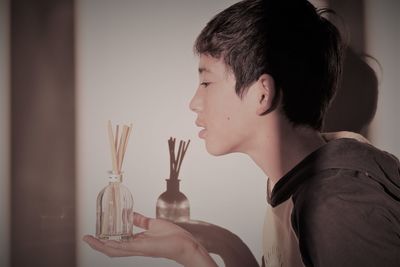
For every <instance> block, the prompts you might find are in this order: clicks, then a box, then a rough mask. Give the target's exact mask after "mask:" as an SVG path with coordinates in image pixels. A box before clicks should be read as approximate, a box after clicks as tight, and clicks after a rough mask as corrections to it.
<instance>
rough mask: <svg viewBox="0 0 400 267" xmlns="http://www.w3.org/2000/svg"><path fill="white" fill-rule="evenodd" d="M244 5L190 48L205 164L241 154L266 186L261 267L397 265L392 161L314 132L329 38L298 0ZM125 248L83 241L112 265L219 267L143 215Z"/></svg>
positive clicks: (320, 114) (399, 219) (333, 79)
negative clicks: (131, 261)
mask: <svg viewBox="0 0 400 267" xmlns="http://www.w3.org/2000/svg"><path fill="white" fill-rule="evenodd" d="M283 2H285V1H273V0H264V1H262V0H246V1H242V2H239V3H237V4H235V5H233V6H231V7H229V8H228V9H226V10H224V11H222V12H221V13H219V14H218V15H217V16H216V17H214V18H213V19H212V20H211V21H210V22H209V23H208V24H207V26H206V27H205V28H204V29H203V31H202V32H201V33H200V35H199V37H198V38H197V40H196V43H195V51H196V53H198V54H199V57H200V61H199V77H200V85H199V87H198V89H197V91H196V94H195V95H194V97H193V99H192V101H191V103H190V108H191V109H192V110H193V111H194V112H196V113H197V115H198V118H197V120H196V125H197V126H199V127H202V128H203V129H202V130H201V131H200V133H199V137H200V138H202V139H204V140H205V145H206V148H207V151H208V152H209V153H211V154H213V155H224V154H228V153H233V152H240V153H245V154H247V155H249V156H250V157H251V158H252V159H253V160H254V162H255V163H256V164H257V165H258V166H259V167H260V168H261V169H262V170H263V171H264V172H265V174H266V176H267V177H268V181H267V188H268V189H267V193H268V202H269V204H270V209H269V210H268V214H267V216H266V218H267V222H266V227H265V229H264V260H263V263H265V265H266V266H304V265H305V266H397V265H398V264H399V262H400V253H398V251H397V250H398V249H399V248H400V169H399V165H400V164H399V161H398V160H397V159H396V158H394V157H393V156H391V155H390V154H388V153H386V152H382V151H380V150H378V149H376V148H374V147H373V146H371V145H369V144H365V143H361V142H359V141H356V140H354V139H349V138H342V139H337V140H333V141H330V142H328V143H327V142H326V141H325V139H324V138H323V136H322V135H321V133H320V131H321V129H322V124H323V118H324V115H325V112H326V109H327V107H328V105H329V103H330V101H331V100H332V98H333V96H334V93H335V89H336V85H337V81H338V79H339V76H340V73H341V61H342V60H341V49H342V47H341V43H340V36H339V33H338V31H337V29H336V28H335V27H334V26H333V25H332V24H331V23H330V22H329V21H328V20H326V19H325V18H323V17H322V16H321V15H320V14H319V13H318V12H317V11H316V10H315V8H314V7H313V6H312V5H311V4H310V3H308V2H307V1H305V0H298V1H290V3H283ZM134 222H135V224H136V225H138V226H141V227H143V228H145V229H147V231H145V232H143V233H140V234H138V235H136V236H135V238H133V239H132V240H131V241H129V242H127V243H120V242H115V241H105V242H104V241H100V240H97V239H94V238H92V237H85V238H84V239H85V241H87V242H88V243H89V244H90V245H91V246H92V247H93V248H94V249H97V250H99V251H101V252H103V253H105V254H107V255H110V256H133V255H142V256H143V255H144V256H153V257H166V258H170V259H173V260H175V261H177V262H179V263H181V264H183V265H184V266H215V263H214V262H213V260H212V259H211V257H210V256H209V254H208V253H207V251H206V250H205V249H204V248H203V247H202V246H201V245H200V244H199V243H198V242H197V241H196V240H195V239H194V238H193V237H192V236H191V234H189V233H188V232H186V231H184V230H183V229H181V228H180V227H178V226H176V225H174V224H172V223H169V222H166V221H160V220H155V219H149V218H146V217H144V216H142V215H139V214H136V215H135V216H134Z"/></svg>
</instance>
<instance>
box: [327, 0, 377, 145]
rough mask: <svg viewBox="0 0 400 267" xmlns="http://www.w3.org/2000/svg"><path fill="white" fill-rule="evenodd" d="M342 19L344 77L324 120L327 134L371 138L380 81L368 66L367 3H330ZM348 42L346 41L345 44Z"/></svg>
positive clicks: (338, 24)
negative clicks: (340, 132) (369, 131)
mask: <svg viewBox="0 0 400 267" xmlns="http://www.w3.org/2000/svg"><path fill="white" fill-rule="evenodd" d="M329 7H330V8H331V9H333V10H334V11H335V12H336V14H337V17H336V18H335V17H333V19H334V22H335V19H339V23H335V24H336V26H337V27H338V28H339V29H340V31H341V34H342V36H343V37H344V39H345V40H344V41H345V42H347V43H348V48H347V50H346V51H345V55H344V56H345V58H344V65H343V76H342V81H341V83H340V84H339V87H338V90H337V93H336V97H335V99H334V101H333V102H332V104H331V106H330V108H329V110H328V113H327V115H326V119H325V125H324V131H325V132H332V131H341V130H347V131H353V132H357V133H361V134H363V135H365V136H367V137H368V126H369V124H370V122H371V121H372V119H373V118H374V115H375V112H376V106H377V100H378V80H377V77H376V74H375V72H374V70H373V69H372V68H371V67H370V66H369V65H368V64H367V63H366V62H365V59H366V57H365V56H363V55H365V53H364V51H365V37H364V35H365V30H366V29H365V16H364V0H353V1H344V0H335V1H329ZM346 39H347V40H346Z"/></svg>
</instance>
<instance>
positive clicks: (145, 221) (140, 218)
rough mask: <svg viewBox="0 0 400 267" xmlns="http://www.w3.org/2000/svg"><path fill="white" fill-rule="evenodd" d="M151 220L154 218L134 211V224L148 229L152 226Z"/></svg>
mask: <svg viewBox="0 0 400 267" xmlns="http://www.w3.org/2000/svg"><path fill="white" fill-rule="evenodd" d="M151 220H152V219H150V218H148V217H146V216H144V215H142V214H140V213H137V212H134V213H133V224H134V225H136V226H137V227H140V228H142V229H146V230H148V229H149V228H150V223H151Z"/></svg>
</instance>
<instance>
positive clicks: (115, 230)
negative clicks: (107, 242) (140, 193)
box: [96, 172, 133, 240]
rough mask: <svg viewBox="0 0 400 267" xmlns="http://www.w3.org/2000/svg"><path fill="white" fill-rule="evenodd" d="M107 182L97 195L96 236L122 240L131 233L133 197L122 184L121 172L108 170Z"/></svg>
mask: <svg viewBox="0 0 400 267" xmlns="http://www.w3.org/2000/svg"><path fill="white" fill-rule="evenodd" d="M109 179H110V181H109V184H108V186H106V187H105V188H104V189H103V190H102V191H101V192H100V193H99V195H98V196H97V221H96V236H97V237H98V238H101V239H112V240H124V239H128V238H130V237H131V235H132V226H133V224H132V220H131V219H130V216H132V213H133V198H132V194H131V192H130V191H129V189H128V188H126V187H125V186H124V185H123V184H122V173H121V174H114V173H113V172H110V175H109Z"/></svg>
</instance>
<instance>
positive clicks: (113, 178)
mask: <svg viewBox="0 0 400 267" xmlns="http://www.w3.org/2000/svg"><path fill="white" fill-rule="evenodd" d="M122 174H123V173H117V174H116V173H113V172H108V179H109V181H110V183H121V182H122Z"/></svg>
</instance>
